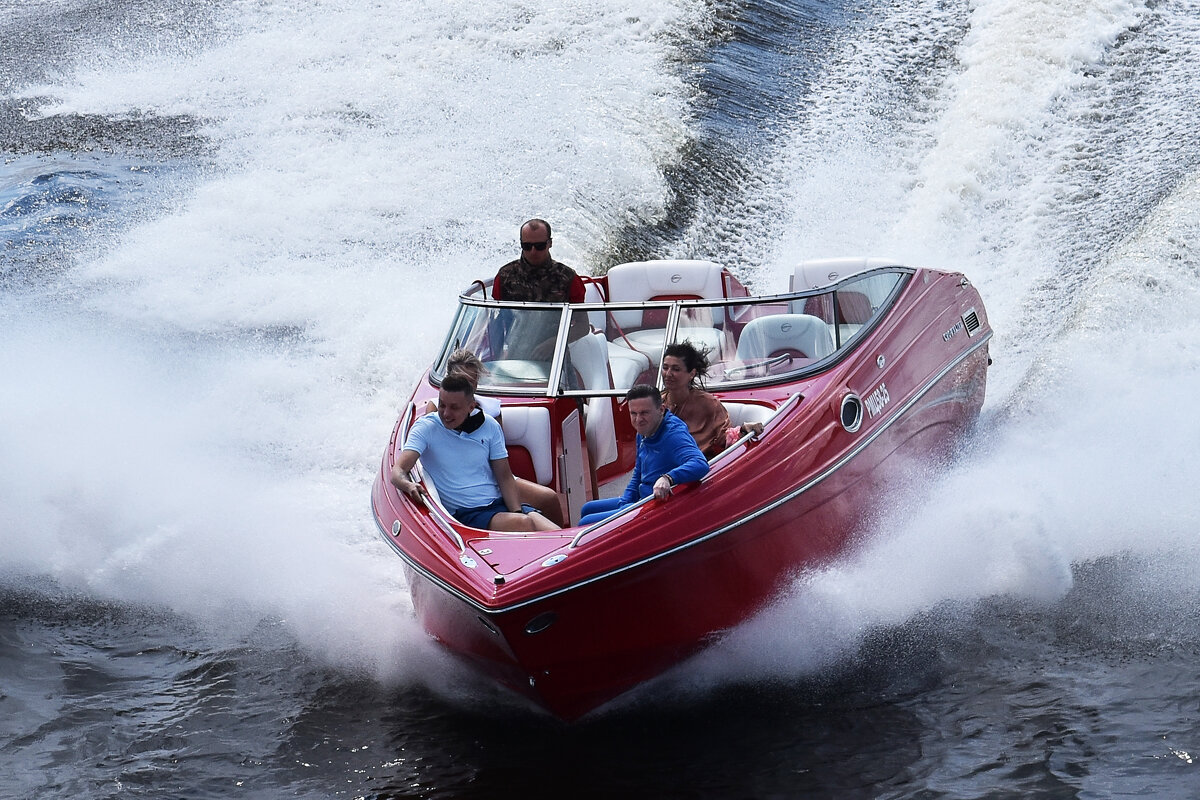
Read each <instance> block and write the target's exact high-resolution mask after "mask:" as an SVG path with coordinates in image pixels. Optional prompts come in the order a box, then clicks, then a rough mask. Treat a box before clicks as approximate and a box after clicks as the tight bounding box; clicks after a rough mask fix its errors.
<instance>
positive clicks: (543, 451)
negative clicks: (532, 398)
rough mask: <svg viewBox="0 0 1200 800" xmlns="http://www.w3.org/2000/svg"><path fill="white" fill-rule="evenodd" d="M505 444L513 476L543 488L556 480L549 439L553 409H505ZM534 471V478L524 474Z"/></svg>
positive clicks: (503, 421) (530, 407)
mask: <svg viewBox="0 0 1200 800" xmlns="http://www.w3.org/2000/svg"><path fill="white" fill-rule="evenodd" d="M500 425H501V427H503V428H504V443H505V446H506V447H507V448H508V461H509V465H510V466H511V467H512V470H513V474H521V477H526V478H529V479H530V480H533V481H536V482H538V483H540V484H542V485H543V486H549V485H550V482H551V481H552V480H553V479H554V452H553V450H552V440H551V436H550V409H548V408H546V407H544V406H505V407H504V413H503V414H501V415H500ZM529 471H532V475H529V474H524V473H526V472H529Z"/></svg>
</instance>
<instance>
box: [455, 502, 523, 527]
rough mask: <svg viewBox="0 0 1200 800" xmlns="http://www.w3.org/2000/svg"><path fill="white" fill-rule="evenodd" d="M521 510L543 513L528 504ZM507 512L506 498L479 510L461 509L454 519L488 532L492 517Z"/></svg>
mask: <svg viewBox="0 0 1200 800" xmlns="http://www.w3.org/2000/svg"><path fill="white" fill-rule="evenodd" d="M521 510H522V511H524V512H525V513H526V514H538V513H541V512H539V511H538V510H537V509H536V508H534V507H533V506H531V505H529V504H527V503H522V504H521ZM506 511H508V505H507V504H505V502H504V498H503V497H497V498H496V499H495V500H493V501H492V502H490V503H488V504H487V505H486V506H479V507H478V508H460V509H459V510H458V511H455V512H454V518H455V519H456V520H458V521H459V522H461V523H462V524H463V525H466V526H467V527H469V528H482V529H483V530H485V531H486V530H487V529H488V526H489V525H491V524H492V517H494V516H496V515H497V514H502V513H504V512H506Z"/></svg>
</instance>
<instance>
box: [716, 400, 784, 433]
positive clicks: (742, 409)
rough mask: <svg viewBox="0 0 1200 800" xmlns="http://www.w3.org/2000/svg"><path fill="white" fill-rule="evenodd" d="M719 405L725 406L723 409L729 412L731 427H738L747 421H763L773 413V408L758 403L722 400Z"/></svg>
mask: <svg viewBox="0 0 1200 800" xmlns="http://www.w3.org/2000/svg"><path fill="white" fill-rule="evenodd" d="M721 405H723V406H725V410H726V411H728V412H729V426H730V427H731V428H740V427H741V426H742V425H744V424H745V423H747V422H763V423H765V422H766V421H767V420H769V419H770V418H771V417H772V416H773V415H774V414H775V409H773V408H771V407H770V406H762V405H759V404H758V403H726V402H724V401H722V402H721Z"/></svg>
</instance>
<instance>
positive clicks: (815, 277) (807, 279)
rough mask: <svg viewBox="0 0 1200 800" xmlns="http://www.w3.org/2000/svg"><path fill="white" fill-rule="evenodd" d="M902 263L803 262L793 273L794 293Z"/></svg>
mask: <svg viewBox="0 0 1200 800" xmlns="http://www.w3.org/2000/svg"><path fill="white" fill-rule="evenodd" d="M899 263H900V262H898V261H896V260H895V259H891V258H863V257H861V256H849V257H846V258H817V259H812V260H809V261H804V262H801V263H800V264H798V265H797V266H796V270H795V272H793V273H792V291H793V292H803V291H806V290H808V289H819V288H821V287H822V286H829V285H830V284H833V283H837V282H838V281H840V280H842V279H843V278H845V277H848V276H850V275H854V274H855V273H858V272H864V271H866V270H868V269H875V268H877V267H890V266H893V265H896V264H899Z"/></svg>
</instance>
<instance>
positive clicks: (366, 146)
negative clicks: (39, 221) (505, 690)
mask: <svg viewBox="0 0 1200 800" xmlns="http://www.w3.org/2000/svg"><path fill="white" fill-rule="evenodd" d="M235 11H236V13H232V14H231V15H230V17H229V19H228V20H227V21H226V22H224V23H223V24H222V26H221V28H220V29H219V30H218V31H217V32H216V33H215V34H213V35H212V36H211V37H210V39H209V40H208V41H207V43H206V45H205V46H203V47H194V46H191V43H189V47H187V48H183V49H182V51H181V50H173V49H171V48H169V47H163V46H162V44H161V42H159V41H155V42H153V43H151V45H148V46H147V47H145V48H141V49H139V48H126V47H122V48H120V49H118V50H114V51H110V52H106V53H102V54H100V55H96V54H95V53H89V59H88V60H87V61H82V60H81V61H80V62H79V63H77V64H76V65H75V66H74V68H73V69H71V70H69V71H64V72H63V74H62V75H61V76H59V77H58V78H57V79H55V80H53V81H50V82H45V83H40V84H37V85H29V86H26V87H24V88H22V89H21V90H20V91H19V92H18V99H20V100H21V101H22V102H23V103H24V104H25V105H27V106H28V107H29V110H28V112H27V113H29V114H30V115H31V116H34V117H36V116H40V117H42V118H51V117H54V118H80V119H87V118H97V117H103V118H106V119H128V120H142V121H145V122H146V124H147V125H151V126H152V125H153V124H154V123H153V121H154V120H158V119H169V120H196V121H198V122H197V124H198V125H200V129H199V132H200V133H201V134H202V135H203V136H205V137H206V138H207V139H208V140H209V143H210V145H211V147H210V149H209V152H208V155H207V158H208V163H207V164H206V165H205V166H204V167H203V168H201V169H200V170H199V171H196V172H194V173H193V174H191V175H186V176H183V177H181V178H180V179H179V181H178V183H177V184H175V185H174V186H173V187H172V186H164V187H162V189H161V194H162V195H163V198H162V199H161V200H160V204H159V206H158V208H159V209H163V210H161V211H159V210H157V209H156V210H155V211H154V213H149V214H147V213H144V212H143V214H141V215H137V214H133V215H131V216H130V217H129V218H128V220H127V224H126V226H125V228H124V229H123V230H121V231H120V232H119V233H118V234H115V235H113V236H112V237H111V238H110V239H108V240H107V241H105V242H104V243H103V246H102V247H100V248H98V249H99V250H100V251H101V254H100V255H99V256H94V255H92V253H93V252H94V250H95V249H96V248H95V243H89V244H90V247H89V248H82V247H81V248H80V249H79V250H78V251H77V253H76V261H77V263H75V264H74V265H73V268H72V269H71V270H70V271H68V272H66V273H64V275H63V277H62V279H61V280H59V281H55V282H53V284H52V285H48V286H45V287H43V290H42V292H41V293H40V294H41V295H42V296H44V297H45V299H44V300H39V299H37V294H38V293H30V294H25V295H22V296H20V297H19V298H12V299H9V300H7V301H6V303H5V305H4V306H3V307H2V308H0V314H2V315H3V323H4V325H5V337H6V340H5V348H4V352H3V356H2V357H3V360H4V364H3V367H4V372H5V374H6V375H15V376H20V378H19V379H18V380H16V381H12V382H6V383H5V386H4V391H3V392H2V393H0V414H2V415H3V417H4V418H5V419H6V420H7V421H11V423H12V424H7V425H6V426H5V428H4V430H3V434H2V435H3V441H2V446H3V450H4V451H5V452H6V453H7V454H10V455H11V456H12V457H6V458H5V459H4V466H3V468H2V469H3V477H2V479H0V506H2V507H3V508H4V511H3V515H4V519H3V528H4V530H5V537H6V562H5V563H6V567H7V568H8V569H10V570H14V571H16V572H27V573H32V574H48V575H50V576H52V577H53V578H55V579H56V580H57V581H59V582H60V583H61V584H63V585H65V586H67V587H68V588H71V589H79V590H82V591H85V592H89V593H94V594H96V595H97V596H100V597H104V598H111V599H115V600H118V601H125V602H136V603H148V604H152V605H162V606H166V607H168V608H171V609H174V610H177V611H179V612H181V613H185V614H189V615H194V616H197V617H199V618H201V619H203V620H210V621H213V622H219V623H220V624H221V625H222V626H224V625H229V627H230V628H231V629H232V630H234V631H239V630H246V629H247V626H252V625H253V624H254V622H255V621H256V620H257V619H259V618H261V616H263V615H276V616H278V617H281V618H283V619H284V620H286V622H287V623H288V625H289V626H291V627H292V628H293V629H294V630H295V631H296V632H297V635H298V636H299V637H300V639H301V641H303V642H304V643H305V644H306V645H307V646H308V647H310V648H311V649H312V650H313V651H315V652H318V653H322V654H326V655H328V656H329V657H331V658H333V659H334V660H336V661H339V662H345V663H348V664H352V665H356V666H357V665H365V666H368V667H371V668H377V669H380V670H382V671H385V672H387V671H390V670H391V669H392V668H391V667H389V666H387V665H388V664H389V662H391V661H392V660H393V659H395V658H396V657H397V656H400V657H401V658H406V657H408V656H409V655H411V653H412V650H413V648H415V647H417V642H418V641H420V639H421V637H412V638H411V639H410V637H409V633H410V631H411V628H412V625H413V623H412V621H411V616H410V613H409V605H408V600H407V597H406V593H405V587H404V586H403V581H402V579H401V578H400V576H399V563H398V562H397V561H396V560H395V558H394V556H392V555H391V554H390V553H388V552H386V547H385V546H384V545H383V544H382V542H380V541H379V540H378V537H377V534H376V533H375V528H374V523H373V521H372V520H371V518H370V508H369V502H368V494H369V486H370V482H371V480H372V479H373V477H374V475H373V473H374V470H375V469H376V468H377V464H378V459H379V457H380V454H381V453H382V449H383V446H384V444H385V443H386V442H387V438H388V434H389V431H390V428H391V425H392V424H393V422H394V419H395V414H396V408H397V407H398V405H399V404H400V403H401V402H402V401H403V400H404V398H405V397H406V394H407V392H408V390H409V387H410V385H411V383H412V381H413V380H415V378H416V377H417V376H418V375H419V374H420V372H421V370H422V369H423V368H424V366H425V365H426V364H427V363H428V360H429V358H430V357H431V354H432V352H433V351H434V349H435V348H436V347H437V346H438V345H440V343H441V337H442V335H443V333H444V329H445V325H446V323H447V321H448V319H449V316H450V314H451V313H452V311H453V300H452V298H453V297H454V296H455V294H456V293H457V290H459V289H460V288H462V287H463V286H465V285H466V284H467V283H468V282H469V280H471V279H472V278H475V277H478V276H484V275H487V274H490V273H491V272H492V271H494V269H495V268H496V266H497V265H499V264H500V263H503V261H504V260H507V259H509V258H511V257H513V251H514V247H513V244H514V242H515V241H516V235H517V228H518V226H519V224H520V223H521V222H522V221H523V220H524V219H526V218H528V217H530V216H535V215H536V216H545V217H547V218H549V219H551V220H552V221H553V222H554V224H555V253H556V255H557V256H558V257H559V258H561V259H563V260H565V261H568V262H569V263H574V264H576V265H577V266H579V267H580V268H582V269H585V270H586V269H588V268H590V267H591V266H592V264H593V262H594V261H598V260H599V259H600V257H601V256H600V254H601V252H602V251H603V248H604V247H605V246H606V244H607V237H608V236H609V235H610V232H611V231H612V230H614V229H616V228H618V227H620V226H621V225H622V224H624V223H625V222H627V221H630V220H635V219H637V220H646V221H652V220H653V219H654V218H655V217H656V216H657V215H660V214H661V213H662V207H663V204H664V202H665V198H666V195H667V185H666V182H665V179H664V177H663V173H662V166H663V164H664V163H667V162H669V161H670V160H672V159H673V158H675V157H676V156H675V153H676V151H677V150H678V148H679V147H680V146H681V143H682V142H683V141H684V139H685V138H686V136H687V135H688V132H687V129H686V127H685V121H686V117H687V110H686V102H687V89H686V87H685V86H684V85H683V84H682V82H681V81H680V78H679V76H678V73H677V71H676V70H674V69H670V68H668V65H667V59H668V58H669V57H670V55H671V42H672V40H673V38H674V37H686V36H687V32H688V30H689V29H690V28H691V27H692V26H693V25H695V24H699V23H700V22H702V20H703V16H704V13H705V9H704V8H703V6H702V4H695V3H689V2H676V3H638V2H624V3H581V4H574V5H572V6H571V7H570V8H563V9H558V10H556V12H555V13H554V14H536V13H534V12H533V11H532V10H530V9H529V8H528V7H526V6H524V5H522V4H520V3H490V4H484V5H482V6H481V5H479V4H477V3H463V2H450V3H442V2H439V3H418V4H417V5H415V6H414V5H413V4H411V3H409V4H404V5H398V4H383V5H380V4H365V5H347V4H344V3H326V2H319V1H316V2H299V1H298V2H283V3H272V4H266V5H262V4H239V5H237V6H235Z"/></svg>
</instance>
